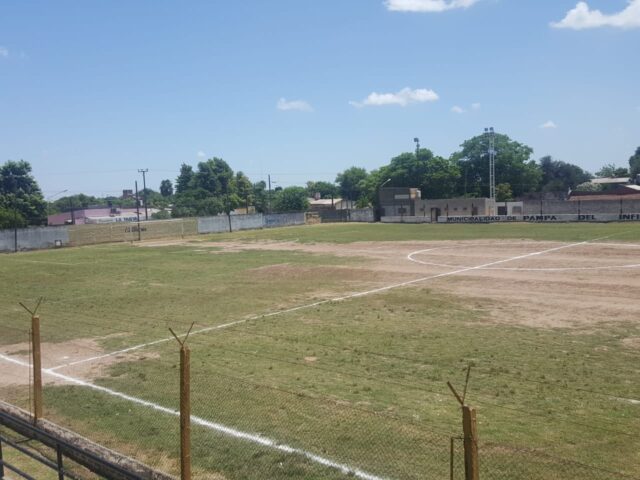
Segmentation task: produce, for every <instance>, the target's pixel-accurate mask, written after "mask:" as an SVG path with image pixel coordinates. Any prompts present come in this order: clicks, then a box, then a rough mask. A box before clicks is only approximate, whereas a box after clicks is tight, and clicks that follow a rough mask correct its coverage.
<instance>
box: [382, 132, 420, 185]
mask: <svg viewBox="0 0 640 480" xmlns="http://www.w3.org/2000/svg"><path fill="white" fill-rule="evenodd" d="M413 141H414V142H416V158H418V152H420V139H419V138H418V137H415V138H414V139H413ZM389 180H391V179H389Z"/></svg>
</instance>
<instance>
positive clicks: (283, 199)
mask: <svg viewBox="0 0 640 480" xmlns="http://www.w3.org/2000/svg"><path fill="white" fill-rule="evenodd" d="M307 208H309V200H308V199H307V190H306V189H305V188H304V187H287V188H284V189H282V190H279V191H278V192H276V194H275V195H274V196H273V205H272V209H273V210H274V211H276V212H302V211H305V210H307Z"/></svg>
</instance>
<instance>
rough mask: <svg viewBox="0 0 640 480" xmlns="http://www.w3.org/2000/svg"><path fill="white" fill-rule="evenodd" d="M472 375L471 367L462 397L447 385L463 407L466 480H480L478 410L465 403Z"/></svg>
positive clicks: (449, 383) (450, 385) (449, 384)
mask: <svg viewBox="0 0 640 480" xmlns="http://www.w3.org/2000/svg"><path fill="white" fill-rule="evenodd" d="M470 375H471V365H469V367H468V368H467V378H466V380H465V383H464V391H463V393H462V396H460V395H459V394H458V392H457V391H456V389H455V388H454V387H453V385H452V384H451V382H447V385H448V386H449V388H450V389H451V392H452V393H453V395H454V396H455V397H456V400H458V403H459V404H460V406H461V407H462V431H463V433H464V436H463V439H464V478H465V480H479V479H480V462H479V459H478V425H477V422H476V410H475V408H471V407H470V406H468V405H467V404H466V403H465V399H466V397H467V387H468V386H469V376H470ZM452 458H453V455H452ZM452 461H453V460H452Z"/></svg>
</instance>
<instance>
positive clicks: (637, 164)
mask: <svg viewBox="0 0 640 480" xmlns="http://www.w3.org/2000/svg"><path fill="white" fill-rule="evenodd" d="M629 171H630V173H631V177H632V178H633V179H634V180H635V179H636V178H637V176H638V175H640V147H638V148H636V153H634V154H633V155H631V157H629Z"/></svg>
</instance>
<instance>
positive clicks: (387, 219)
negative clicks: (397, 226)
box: [380, 216, 431, 223]
mask: <svg viewBox="0 0 640 480" xmlns="http://www.w3.org/2000/svg"><path fill="white" fill-rule="evenodd" d="M380 221H381V222H382V223H431V218H429V217H410V216H403V217H400V216H393V217H382V218H381V219H380Z"/></svg>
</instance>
